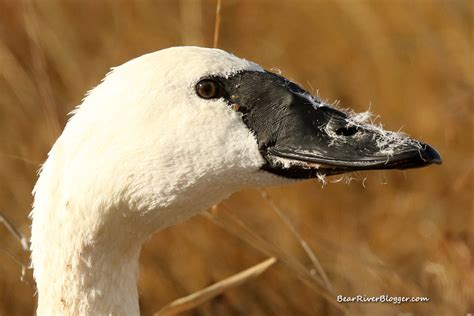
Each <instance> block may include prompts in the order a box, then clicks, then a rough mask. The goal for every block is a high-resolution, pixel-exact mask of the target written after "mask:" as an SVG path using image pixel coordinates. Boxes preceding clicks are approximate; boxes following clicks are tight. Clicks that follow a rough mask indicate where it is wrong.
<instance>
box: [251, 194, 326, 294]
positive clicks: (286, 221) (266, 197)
mask: <svg viewBox="0 0 474 316" xmlns="http://www.w3.org/2000/svg"><path fill="white" fill-rule="evenodd" d="M258 192H259V193H260V195H261V196H262V198H263V199H264V200H265V201H266V202H267V203H268V204H269V205H270V207H271V208H272V210H273V211H274V212H275V213H277V215H278V216H279V217H280V219H281V220H282V221H283V223H284V224H285V225H286V227H288V229H289V230H290V232H291V233H292V234H293V236H295V238H296V239H297V240H298V242H299V243H300V245H301V247H302V248H303V250H304V252H305V253H306V255H307V256H308V258H309V259H310V260H311V262H312V264H313V266H314V268H315V269H316V271H317V272H318V273H319V276H320V277H321V279H322V280H323V282H324V285H325V286H326V289H327V290H328V291H329V292H331V293H334V288H333V286H332V284H331V282H330V281H329V278H328V276H327V275H326V272H325V271H324V269H323V267H322V265H321V263H320V262H319V260H318V257H316V254H315V253H314V251H313V250H312V249H311V247H310V246H309V245H308V243H307V242H306V240H304V238H303V236H301V234H300V233H299V232H298V230H297V229H296V227H295V225H294V224H293V223H292V222H291V220H290V218H289V217H288V216H286V214H285V213H284V212H283V211H282V210H281V209H280V208H279V207H278V206H277V205H276V204H275V202H274V201H273V199H271V198H270V196H269V195H268V193H267V192H266V191H265V190H263V189H259V190H258Z"/></svg>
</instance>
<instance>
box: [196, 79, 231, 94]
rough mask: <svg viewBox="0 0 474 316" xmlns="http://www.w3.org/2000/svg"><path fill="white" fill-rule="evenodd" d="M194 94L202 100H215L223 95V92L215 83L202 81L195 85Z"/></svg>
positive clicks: (210, 80)
mask: <svg viewBox="0 0 474 316" xmlns="http://www.w3.org/2000/svg"><path fill="white" fill-rule="evenodd" d="M196 93H197V94H198V96H200V97H201V98H203V99H217V98H220V97H222V96H223V95H224V90H223V89H222V87H221V85H220V84H219V83H217V82H216V81H214V80H212V79H203V80H201V81H199V82H198V83H197V85H196Z"/></svg>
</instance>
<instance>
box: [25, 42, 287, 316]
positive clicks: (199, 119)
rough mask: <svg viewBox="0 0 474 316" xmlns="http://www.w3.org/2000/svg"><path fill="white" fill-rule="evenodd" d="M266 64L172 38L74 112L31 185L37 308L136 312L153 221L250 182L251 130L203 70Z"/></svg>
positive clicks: (253, 180)
mask: <svg viewBox="0 0 474 316" xmlns="http://www.w3.org/2000/svg"><path fill="white" fill-rule="evenodd" d="M241 70H254V71H263V70H262V68H261V67H260V66H258V65H256V64H254V63H252V62H249V61H246V60H243V59H240V58H237V57H235V56H233V55H231V54H229V53H226V52H224V51H222V50H218V49H207V48H198V47H176V48H170V49H165V50H161V51H158V52H155V53H151V54H147V55H144V56H142V57H139V58H136V59H134V60H131V61H129V62H127V63H125V64H123V65H121V66H119V67H116V68H114V69H113V70H112V71H111V72H110V73H109V74H108V75H107V76H106V78H105V79H104V80H103V82H102V83H101V84H100V85H99V86H97V87H96V88H95V89H93V90H92V91H90V93H89V94H88V95H87V97H86V98H85V99H84V101H83V103H82V104H81V105H80V106H79V107H78V108H77V109H76V110H75V111H74V115H73V116H72V118H71V119H70V120H69V122H68V123H67V125H66V127H65V129H64V132H63V133H62V135H61V136H60V137H59V139H58V140H57V141H56V143H55V144H54V146H53V148H52V149H51V151H50V152H49V157H48V159H47V161H46V162H45V164H44V166H43V167H42V170H41V172H40V176H39V179H38V182H37V184H36V186H35V189H34V196H35V199H34V205H33V211H32V213H31V217H32V219H33V225H32V238H31V246H32V265H33V268H34V277H35V280H36V282H37V288H38V310H37V312H38V314H39V315H109V314H113V315H137V314H138V313H139V308H138V293H137V288H136V281H137V275H138V257H139V253H140V249H141V245H142V243H143V242H144V241H145V240H146V239H147V238H149V236H150V235H151V234H152V233H154V232H155V231H157V230H159V229H162V228H164V227H166V226H169V225H173V224H176V223H178V222H180V221H182V220H185V219H186V218H189V217H190V216H193V215H195V214H197V213H198V212H199V211H202V210H205V209H206V208H208V207H210V206H211V205H213V204H214V203H216V202H218V201H220V200H222V199H223V198H225V197H226V196H228V195H229V194H231V193H233V192H235V191H237V190H240V189H241V188H242V187H245V186H249V185H269V184H277V183H278V182H282V181H284V180H282V179H281V178H278V177H276V176H272V175H270V174H269V173H266V172H262V171H260V167H261V166H262V164H263V163H264V160H263V158H262V156H261V154H260V153H259V150H258V146H257V143H256V139H255V137H254V135H253V134H252V133H251V132H250V131H249V129H248V128H247V127H246V126H245V124H244V123H243V121H242V119H241V114H240V113H237V112H235V111H233V110H232V109H230V108H229V106H228V105H227V104H225V103H224V102H223V101H221V100H203V99H201V98H199V97H198V96H197V95H196V93H195V91H194V86H195V84H196V82H197V81H198V80H199V79H200V78H202V77H205V76H208V75H220V76H229V75H232V74H234V73H236V72H238V71H241Z"/></svg>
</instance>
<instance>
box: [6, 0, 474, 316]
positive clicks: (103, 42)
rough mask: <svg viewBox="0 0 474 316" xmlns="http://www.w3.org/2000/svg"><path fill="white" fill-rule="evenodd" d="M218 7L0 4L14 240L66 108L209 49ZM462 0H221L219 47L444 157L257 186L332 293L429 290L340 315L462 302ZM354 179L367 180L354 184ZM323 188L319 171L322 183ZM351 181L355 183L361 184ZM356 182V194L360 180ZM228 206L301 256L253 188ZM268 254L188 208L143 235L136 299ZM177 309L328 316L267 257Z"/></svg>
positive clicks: (467, 286) (201, 281) (13, 278)
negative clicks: (165, 52)
mask: <svg viewBox="0 0 474 316" xmlns="http://www.w3.org/2000/svg"><path fill="white" fill-rule="evenodd" d="M215 6H216V2H215V1H210V0H209V1H206V0H186V1H185V0H182V1H171V0H166V1H164V0H157V1H125V0H123V1H112V0H108V1H105V0H101V1H92V0H87V1H73V0H67V1H64V0H62V1H60V0H42V1H23V0H19V1H13V0H1V1H0V212H2V213H3V214H5V215H7V216H8V217H9V218H10V219H11V220H12V221H13V222H14V223H15V224H16V225H17V226H18V228H19V230H20V231H21V232H23V233H24V234H26V235H29V225H30V221H29V219H28V217H27V216H28V213H29V211H30V206H31V203H32V197H31V194H30V192H31V189H32V187H33V184H34V182H35V179H36V171H37V170H38V167H39V165H40V163H41V162H43V161H44V160H45V158H46V154H47V152H48V150H49V148H50V147H51V145H52V144H53V142H54V141H55V139H56V138H57V136H58V135H59V134H60V132H61V130H62V128H63V126H64V124H65V122H66V119H67V116H66V114H67V113H68V112H69V111H71V110H72V109H73V108H74V106H76V105H78V104H79V103H80V102H81V98H82V97H83V95H84V93H85V92H86V91H87V90H89V89H91V88H92V87H93V86H95V85H96V84H97V83H98V82H99V80H100V79H101V78H102V77H103V76H104V74H105V73H106V72H107V71H108V69H109V68H110V67H112V66H115V65H118V64H121V63H123V62H125V61H126V60H128V59H130V58H133V57H136V56H139V55H141V54H143V53H146V52H150V51H155V50H158V49H161V48H165V47H169V46H177V45H201V46H211V45H212V39H213V29H214V18H215V16H214V15H215ZM473 7H474V2H472V1H470V0H465V1H461V0H453V1H436V0H416V1H409V0H394V1H389V0H385V1H377V0H374V1H365V0H364V1H362V0H361V1H356V0H335V1H309V0H308V1H303V0H298V1H270V0H269V1H263V0H259V1H250V0H248V1H236V0H223V2H222V11H221V19H222V24H221V34H220V39H219V47H220V48H223V49H225V50H228V51H230V52H233V53H235V54H236V55H237V56H240V57H244V58H246V59H250V60H253V61H255V62H257V63H259V64H261V65H262V66H264V67H266V68H267V69H275V68H277V69H281V70H282V73H283V75H285V76H287V77H289V78H291V79H293V80H295V81H297V82H299V83H300V84H301V85H303V86H304V87H305V88H306V89H308V90H310V91H312V92H313V93H318V92H319V94H320V95H321V96H322V98H324V99H326V98H327V99H328V100H329V101H334V100H336V99H337V100H340V101H341V105H342V106H344V107H351V108H353V109H355V110H358V111H364V110H366V109H367V108H368V107H369V106H370V108H371V110H372V111H373V112H374V113H376V114H378V115H380V116H381V117H382V120H381V121H382V122H383V123H384V124H385V126H386V127H387V128H389V129H394V130H398V129H399V128H401V127H403V129H402V130H403V131H404V132H407V133H409V134H410V135H412V136H414V137H416V138H419V139H422V140H424V141H426V142H427V143H429V144H432V145H433V146H435V147H436V148H437V149H438V150H439V151H440V152H441V154H442V156H443V158H444V164H443V165H442V166H433V167H430V168H426V169H420V170H409V171H405V172H402V171H390V172H367V173H363V174H361V175H359V174H358V175H355V177H356V179H355V180H353V181H352V182H351V183H350V185H346V184H344V183H337V184H336V183H329V184H328V185H326V186H324V187H321V184H320V183H318V182H317V181H307V182H301V183H295V184H292V185H288V186H285V187H278V188H268V189H266V191H267V192H268V193H269V195H270V197H271V198H272V199H273V200H274V201H275V203H276V204H277V205H279V207H280V208H282V209H283V210H284V211H285V213H286V214H287V215H288V216H289V217H290V218H291V219H292V221H293V222H294V223H295V226H296V227H297V229H298V230H299V231H300V233H301V234H302V235H303V236H304V238H305V240H306V241H307V242H308V243H309V244H310V246H311V247H312V248H313V249H314V251H315V252H316V254H317V255H318V257H319V259H320V261H321V263H322V265H323V267H324V269H325V270H326V272H327V274H328V276H329V278H330V280H331V282H332V283H333V285H334V287H335V289H336V293H339V294H344V295H358V294H361V295H362V294H366V295H380V294H389V295H394V296H429V297H430V298H431V301H430V302H429V303H419V304H402V305H395V304H345V306H346V307H347V308H349V309H350V311H351V312H352V313H353V314H372V315H375V314H377V315H382V314H383V315H402V314H403V315H435V314H437V315H464V314H465V313H467V312H474V257H473V252H474V215H473V206H474V205H473V184H472V183H473V180H474V179H473V167H474V158H473V148H472V145H473V142H472V141H473V139H472V137H473V127H474V126H473V121H474V116H473V108H472V107H473V95H472V91H473V90H472V89H473V83H474V78H473V41H474V39H473V13H474V12H473V11H474V9H473ZM365 177H366V178H367V180H366V181H362V179H364V178H365ZM330 180H331V179H330ZM363 182H364V185H363ZM364 186H365V187H364ZM224 203H225V205H226V207H227V208H228V209H229V210H228V211H229V212H232V214H233V215H235V216H237V217H238V218H240V219H241V220H242V221H244V222H245V223H247V225H249V226H250V227H252V229H253V230H254V231H255V232H257V233H258V234H260V235H261V236H263V237H265V238H266V239H267V240H269V241H271V242H272V243H273V244H275V245H278V247H280V248H281V249H283V250H284V251H285V252H286V253H288V254H289V255H291V256H293V257H294V258H296V259H298V260H300V261H302V262H303V263H305V264H307V265H308V263H309V261H308V259H306V257H305V255H304V252H303V251H301V249H300V248H299V246H298V243H297V241H296V240H295V239H294V238H293V237H292V235H291V234H290V233H289V231H288V228H287V227H286V226H285V225H283V224H282V222H281V220H280V219H279V218H278V216H277V215H276V214H275V213H274V212H273V211H272V210H271V209H270V208H269V206H268V203H266V202H265V201H264V200H263V199H262V198H261V196H260V195H259V193H258V192H257V191H254V190H249V191H245V192H241V193H238V194H235V195H233V196H232V197H231V198H230V199H229V200H227V201H225V202H224ZM264 258H265V256H264V255H263V254H262V253H260V252H259V251H257V250H255V249H254V248H253V247H252V246H251V245H248V244H246V243H244V242H242V241H241V240H240V239H239V238H237V237H236V236H233V235H231V234H229V233H228V232H226V231H225V230H223V229H222V228H219V227H218V226H216V225H215V224H213V223H211V222H209V221H208V220H206V219H205V218H203V217H201V216H197V217H195V218H193V219H191V220H189V221H187V222H185V223H183V224H180V225H178V226H176V227H172V228H169V229H166V230H165V231H162V232H160V233H159V234H157V235H155V236H154V237H153V238H152V239H151V240H150V241H149V242H148V243H147V244H146V245H145V247H144V250H143V252H142V256H141V261H140V268H141V272H140V284H139V287H140V295H141V296H140V304H141V309H142V313H143V314H144V315H150V314H152V313H153V312H155V311H157V310H158V309H159V308H160V307H161V306H163V305H165V304H166V303H168V302H170V301H172V300H174V299H176V298H178V297H181V296H184V295H187V294H189V293H192V292H194V291H196V290H198V289H200V288H202V287H205V286H207V285H210V284H211V283H213V282H216V281H218V280H221V279H223V278H225V277H227V276H229V275H232V274H234V273H237V272H238V271H240V270H243V269H245V268H247V267H249V266H251V265H253V264H256V263H257V262H259V261H261V260H263V259H264ZM17 261H20V262H23V263H27V262H28V255H27V254H26V253H24V252H23V251H22V250H21V248H20V246H19V243H18V242H17V241H16V240H15V239H14V238H13V237H12V236H11V235H10V234H9V233H8V232H7V231H6V229H5V228H4V227H0V315H32V314H33V313H34V309H35V297H34V292H35V290H34V283H33V281H32V279H31V272H27V275H26V277H25V281H21V280H20V276H21V265H20V264H19V263H18V262H17ZM188 314H189V315H317V314H319V315H340V314H341V312H340V311H339V310H337V309H335V308H334V307H333V306H331V305H330V304H329V303H328V302H327V300H326V299H324V298H323V297H322V296H321V295H318V293H315V292H314V291H313V290H312V289H311V288H309V287H308V286H306V285H305V284H304V283H303V282H301V281H300V280H299V279H298V278H297V277H296V276H295V275H294V274H293V273H292V271H290V270H288V269H287V268H285V267H284V266H283V265H280V264H277V265H276V266H274V267H272V268H271V269H270V270H269V271H267V272H265V274H264V275H263V276H262V277H260V278H258V279H256V280H254V281H251V282H249V283H247V284H245V285H243V286H240V287H238V288H235V289H232V290H230V291H227V292H226V293H225V294H223V295H221V296H219V297H218V298H216V299H214V300H213V301H211V302H208V303H206V304H205V305H203V306H201V307H200V308H198V309H196V310H194V311H192V312H190V313H188Z"/></svg>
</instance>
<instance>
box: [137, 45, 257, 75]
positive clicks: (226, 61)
mask: <svg viewBox="0 0 474 316" xmlns="http://www.w3.org/2000/svg"><path fill="white" fill-rule="evenodd" d="M134 62H139V63H142V64H143V65H144V66H145V67H149V69H150V70H152V71H154V72H155V73H159V74H164V75H168V77H173V79H174V81H178V80H179V81H180V82H188V83H190V82H194V81H196V80H198V79H199V78H202V77H205V76H211V75H216V76H220V77H223V78H227V77H229V76H231V75H233V74H235V73H238V72H240V71H243V70H250V71H264V70H263V69H262V67H260V66H259V65H257V64H256V63H254V62H251V61H248V60H245V59H242V58H239V57H237V56H235V55H233V54H230V53H228V52H226V51H223V50H221V49H215V48H202V47H173V48H168V49H163V50H160V51H157V52H154V53H150V54H147V55H144V56H142V57H140V58H139V59H137V60H135V61H132V63H134Z"/></svg>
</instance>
